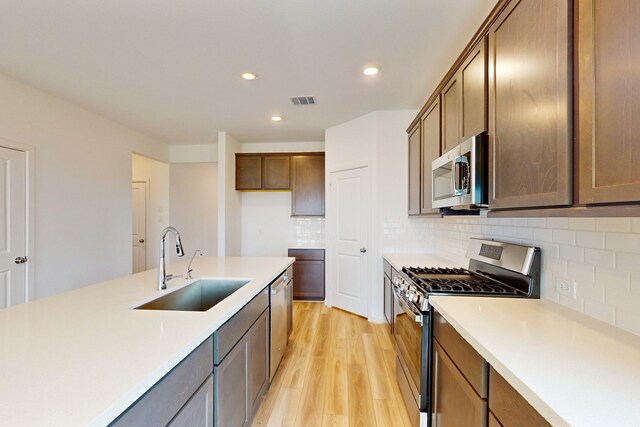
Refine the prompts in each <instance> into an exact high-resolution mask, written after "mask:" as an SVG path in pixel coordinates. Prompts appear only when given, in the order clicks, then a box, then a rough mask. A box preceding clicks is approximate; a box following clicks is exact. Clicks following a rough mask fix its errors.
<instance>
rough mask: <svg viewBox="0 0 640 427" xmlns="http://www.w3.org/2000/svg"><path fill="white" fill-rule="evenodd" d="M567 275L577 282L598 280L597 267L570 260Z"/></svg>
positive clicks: (584, 282)
mask: <svg viewBox="0 0 640 427" xmlns="http://www.w3.org/2000/svg"><path fill="white" fill-rule="evenodd" d="M567 275H568V276H569V277H571V278H572V279H573V280H575V281H576V283H579V284H591V283H595V280H596V268H595V267H594V266H592V265H586V264H578V263H576V262H568V263H567Z"/></svg>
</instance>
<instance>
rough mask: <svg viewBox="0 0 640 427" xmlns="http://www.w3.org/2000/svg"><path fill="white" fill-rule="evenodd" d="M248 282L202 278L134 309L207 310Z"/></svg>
mask: <svg viewBox="0 0 640 427" xmlns="http://www.w3.org/2000/svg"><path fill="white" fill-rule="evenodd" d="M247 283H249V280H247V279H201V280H198V281H197V282H193V283H191V284H190V285H187V286H185V287H184V288H181V289H178V290H177V291H174V292H171V293H170V294H167V295H164V296H161V297H160V298H156V299H154V300H152V301H149V302H147V303H145V304H142V305H139V306H138V307H134V310H176V311H207V310H209V309H210V308H211V307H213V306H214V305H216V304H218V303H219V302H220V301H222V300H223V299H225V298H226V297H228V296H229V295H231V294H232V293H234V292H235V291H237V290H238V289H240V288H241V287H243V286H244V285H246V284H247Z"/></svg>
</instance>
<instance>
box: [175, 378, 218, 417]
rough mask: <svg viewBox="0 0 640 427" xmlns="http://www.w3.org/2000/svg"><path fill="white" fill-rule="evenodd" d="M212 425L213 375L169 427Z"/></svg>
mask: <svg viewBox="0 0 640 427" xmlns="http://www.w3.org/2000/svg"><path fill="white" fill-rule="evenodd" d="M210 425H213V375H209V378H208V379H207V381H205V383H204V384H202V386H201V387H200V388H199V389H198V391H196V393H195V394H194V395H193V396H191V399H189V401H188V402H187V404H186V405H184V407H183V408H182V409H181V410H180V412H178V415H176V417H175V418H174V419H173V420H171V422H170V423H169V427H192V426H210Z"/></svg>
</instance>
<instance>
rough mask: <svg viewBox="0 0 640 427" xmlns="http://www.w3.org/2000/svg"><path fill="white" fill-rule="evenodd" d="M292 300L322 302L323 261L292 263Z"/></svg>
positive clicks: (323, 288)
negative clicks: (293, 279) (293, 278)
mask: <svg viewBox="0 0 640 427" xmlns="http://www.w3.org/2000/svg"><path fill="white" fill-rule="evenodd" d="M293 274H294V276H295V278H296V280H295V281H294V283H293V298H294V299H301V300H317V301H322V300H324V292H325V286H324V285H325V284H324V261H304V260H302V261H298V260H296V262H294V263H293Z"/></svg>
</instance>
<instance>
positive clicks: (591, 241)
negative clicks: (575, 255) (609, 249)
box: [576, 231, 605, 249]
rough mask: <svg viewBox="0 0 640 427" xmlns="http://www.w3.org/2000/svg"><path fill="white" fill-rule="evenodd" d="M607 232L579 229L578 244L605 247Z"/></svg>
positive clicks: (598, 247) (588, 246) (597, 247)
mask: <svg viewBox="0 0 640 427" xmlns="http://www.w3.org/2000/svg"><path fill="white" fill-rule="evenodd" d="M604 236H605V233H602V232H599V231H578V232H577V234H576V244H577V245H578V246H583V247H585V248H595V249H604Z"/></svg>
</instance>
